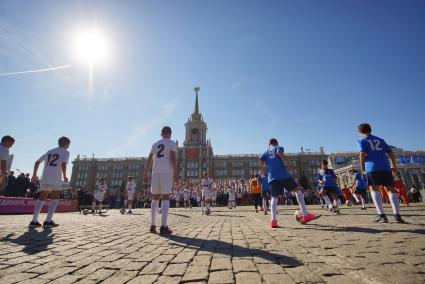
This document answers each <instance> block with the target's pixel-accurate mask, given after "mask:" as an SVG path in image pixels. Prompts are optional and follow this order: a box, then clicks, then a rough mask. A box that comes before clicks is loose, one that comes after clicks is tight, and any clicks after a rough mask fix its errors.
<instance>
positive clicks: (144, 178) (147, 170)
mask: <svg viewBox="0 0 425 284" xmlns="http://www.w3.org/2000/svg"><path fill="white" fill-rule="evenodd" d="M152 158H153V155H152V154H149V158H148V161H147V162H146V166H145V169H144V170H143V181H144V182H145V184H146V183H147V182H148V172H149V170H150V168H151V167H152Z"/></svg>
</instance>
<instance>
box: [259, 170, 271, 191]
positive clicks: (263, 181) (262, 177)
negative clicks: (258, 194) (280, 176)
mask: <svg viewBox="0 0 425 284" xmlns="http://www.w3.org/2000/svg"><path fill="white" fill-rule="evenodd" d="M258 181H259V182H260V187H261V191H263V192H264V191H270V188H269V182H268V181H267V177H266V176H265V175H263V174H261V175H260V176H259V177H258Z"/></svg>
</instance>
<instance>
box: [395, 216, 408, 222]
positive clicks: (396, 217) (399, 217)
mask: <svg viewBox="0 0 425 284" xmlns="http://www.w3.org/2000/svg"><path fill="white" fill-rule="evenodd" d="M394 222H395V223H399V224H407V222H406V221H404V220H403V219H402V218H401V216H400V215H394Z"/></svg>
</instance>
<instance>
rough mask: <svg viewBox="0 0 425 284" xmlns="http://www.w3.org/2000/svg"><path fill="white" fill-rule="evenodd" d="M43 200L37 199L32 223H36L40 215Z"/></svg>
mask: <svg viewBox="0 0 425 284" xmlns="http://www.w3.org/2000/svg"><path fill="white" fill-rule="evenodd" d="M43 205H44V200H40V199H38V200H37V202H36V203H35V206H34V215H33V217H32V221H33V222H38V215H40V212H41V208H43Z"/></svg>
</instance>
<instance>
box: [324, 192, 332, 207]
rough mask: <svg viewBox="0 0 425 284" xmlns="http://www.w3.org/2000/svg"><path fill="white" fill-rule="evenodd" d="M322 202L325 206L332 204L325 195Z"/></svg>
mask: <svg viewBox="0 0 425 284" xmlns="http://www.w3.org/2000/svg"><path fill="white" fill-rule="evenodd" d="M323 200H324V201H325V203H326V205H328V206H332V202H331V200H330V199H329V196H327V195H325V196H323Z"/></svg>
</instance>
